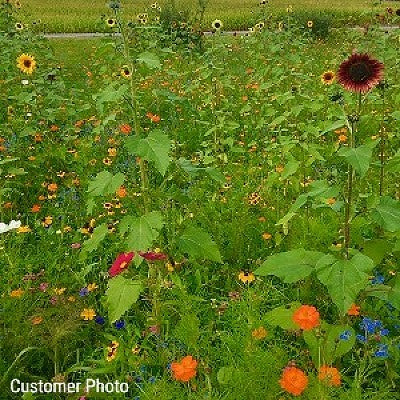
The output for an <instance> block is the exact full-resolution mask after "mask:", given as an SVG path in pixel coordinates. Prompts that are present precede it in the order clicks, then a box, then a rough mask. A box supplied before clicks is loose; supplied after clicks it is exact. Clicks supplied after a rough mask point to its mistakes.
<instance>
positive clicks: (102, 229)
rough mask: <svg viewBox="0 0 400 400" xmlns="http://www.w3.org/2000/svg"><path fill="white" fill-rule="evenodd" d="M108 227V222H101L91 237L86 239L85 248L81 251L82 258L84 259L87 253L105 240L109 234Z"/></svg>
mask: <svg viewBox="0 0 400 400" xmlns="http://www.w3.org/2000/svg"><path fill="white" fill-rule="evenodd" d="M107 233H108V227H107V224H101V225H99V226H97V227H96V228H95V229H94V230H93V233H92V236H91V237H90V239H88V240H86V241H85V242H84V243H83V249H82V252H81V259H84V258H85V257H86V255H87V253H91V252H92V251H94V250H96V249H97V247H99V244H100V243H101V242H102V241H103V240H104V238H105V237H106V236H107Z"/></svg>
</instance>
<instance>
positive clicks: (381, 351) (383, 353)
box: [374, 344, 389, 358]
mask: <svg viewBox="0 0 400 400" xmlns="http://www.w3.org/2000/svg"><path fill="white" fill-rule="evenodd" d="M374 356H375V357H379V358H386V357H388V356H389V351H388V345H387V344H380V345H379V347H378V350H377V351H376V352H375V353H374Z"/></svg>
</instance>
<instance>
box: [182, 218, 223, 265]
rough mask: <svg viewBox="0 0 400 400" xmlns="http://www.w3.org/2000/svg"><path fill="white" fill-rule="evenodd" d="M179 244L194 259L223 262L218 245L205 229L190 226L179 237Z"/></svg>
mask: <svg viewBox="0 0 400 400" xmlns="http://www.w3.org/2000/svg"><path fill="white" fill-rule="evenodd" d="M178 246H179V248H180V250H181V251H182V252H183V253H187V254H188V255H189V256H191V257H193V258H194V259H203V260H210V261H216V262H222V259H221V254H220V252H219V250H218V246H217V245H216V244H215V242H214V241H213V240H212V239H211V236H210V235H209V234H208V233H207V232H206V231H204V230H203V229H200V228H197V227H193V226H190V227H188V228H187V229H186V230H185V231H184V232H183V234H182V235H181V236H180V237H179V238H178Z"/></svg>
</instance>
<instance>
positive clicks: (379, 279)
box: [371, 274, 385, 285]
mask: <svg viewBox="0 0 400 400" xmlns="http://www.w3.org/2000/svg"><path fill="white" fill-rule="evenodd" d="M384 282H385V277H384V276H383V275H381V274H376V275H375V276H374V277H373V279H372V281H371V283H372V284H373V285H381V284H383V283H384Z"/></svg>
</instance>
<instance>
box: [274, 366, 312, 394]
mask: <svg viewBox="0 0 400 400" xmlns="http://www.w3.org/2000/svg"><path fill="white" fill-rule="evenodd" d="M279 384H280V385H281V388H282V389H284V390H286V391H287V392H288V393H290V394H293V395H294V396H300V395H301V394H302V393H303V392H304V390H305V388H306V387H307V385H308V377H307V375H306V374H305V373H304V372H303V371H302V370H301V369H299V368H296V367H286V368H285V369H284V370H283V373H282V376H281V379H280V380H279Z"/></svg>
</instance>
